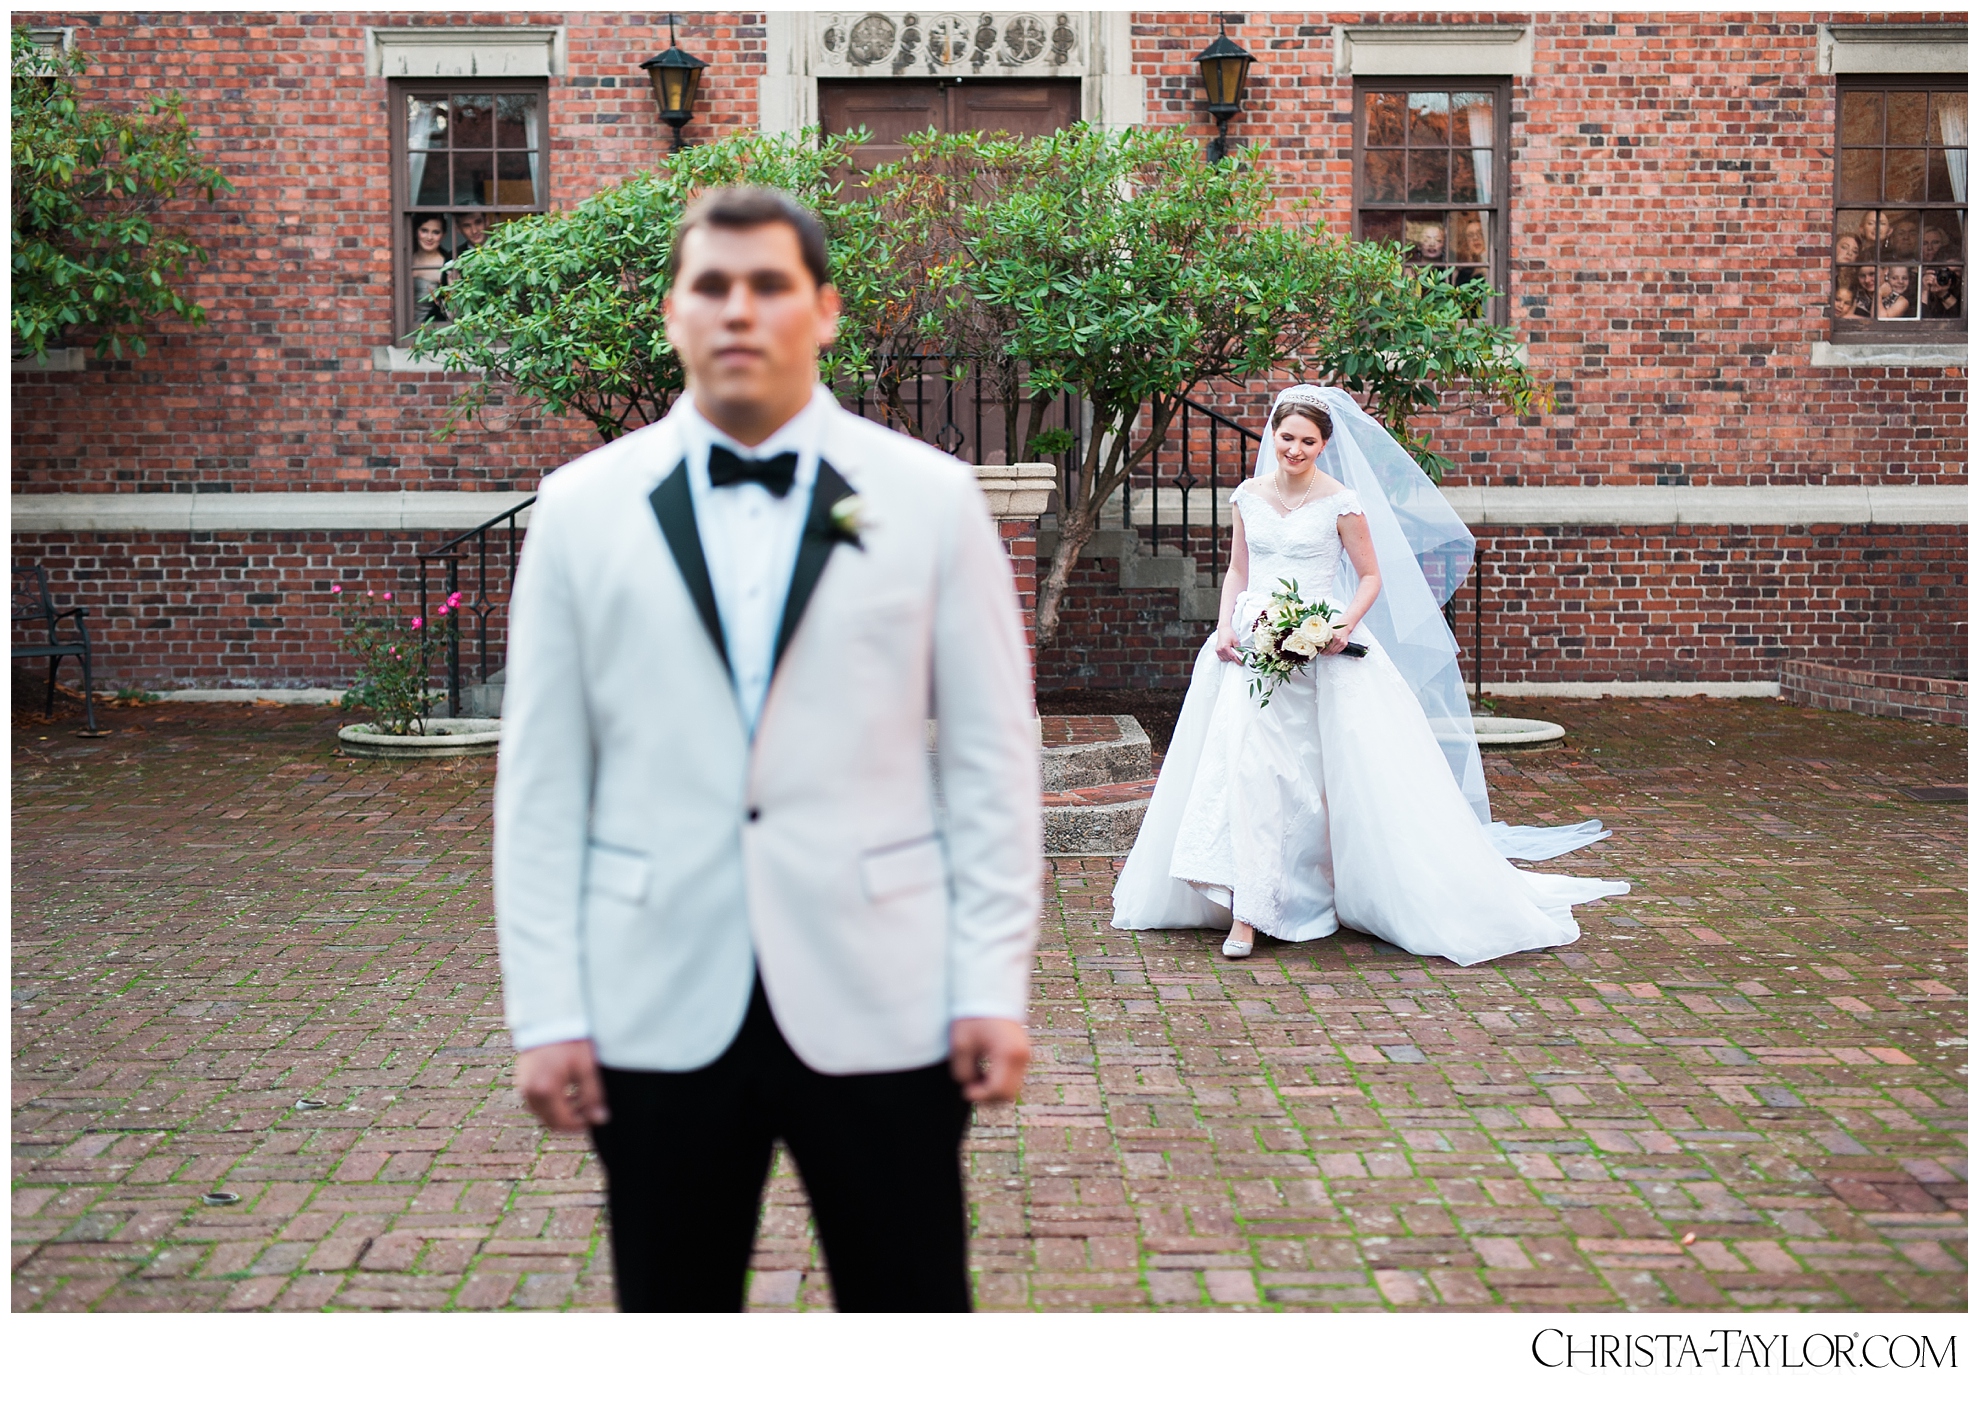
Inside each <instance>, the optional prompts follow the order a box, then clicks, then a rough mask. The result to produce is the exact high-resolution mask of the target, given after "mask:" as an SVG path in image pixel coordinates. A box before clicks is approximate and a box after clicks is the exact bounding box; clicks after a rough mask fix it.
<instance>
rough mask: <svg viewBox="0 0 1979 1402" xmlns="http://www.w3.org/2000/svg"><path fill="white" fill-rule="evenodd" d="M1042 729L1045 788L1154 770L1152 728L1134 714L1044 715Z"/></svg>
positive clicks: (1142, 775)
mask: <svg viewBox="0 0 1979 1402" xmlns="http://www.w3.org/2000/svg"><path fill="white" fill-rule="evenodd" d="M1038 729H1039V736H1038V738H1039V741H1040V742H1041V743H1040V749H1039V766H1040V771H1041V772H1040V778H1041V779H1042V781H1043V784H1044V789H1045V792H1046V793H1057V792H1061V791H1069V790H1073V789H1091V788H1098V787H1101V786H1102V785H1106V784H1125V783H1131V782H1133V781H1134V780H1137V779H1146V778H1150V777H1152V776H1153V774H1154V750H1153V747H1152V746H1151V745H1150V744H1149V743H1148V733H1147V732H1146V731H1145V730H1143V729H1141V723H1140V722H1139V721H1137V720H1135V719H1134V718H1133V717H1132V716H1042V717H1040V718H1039V723H1038Z"/></svg>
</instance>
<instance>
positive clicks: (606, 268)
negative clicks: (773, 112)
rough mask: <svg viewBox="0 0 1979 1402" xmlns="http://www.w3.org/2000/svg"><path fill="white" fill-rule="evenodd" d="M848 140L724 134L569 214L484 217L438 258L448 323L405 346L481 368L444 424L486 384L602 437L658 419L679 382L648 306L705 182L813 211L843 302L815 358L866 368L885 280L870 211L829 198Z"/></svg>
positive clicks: (890, 267)
mask: <svg viewBox="0 0 1979 1402" xmlns="http://www.w3.org/2000/svg"><path fill="white" fill-rule="evenodd" d="M856 145H857V140H856V139H853V138H845V137H832V138H829V139H827V140H825V141H823V142H822V143H821V142H820V141H819V139H818V133H817V132H816V131H815V130H812V131H808V132H802V133H798V134H795V135H772V136H759V135H754V134H746V135H739V136H732V137H726V138H724V139H722V140H720V141H714V142H710V143H708V144H707V145H705V146H690V147H688V148H687V149H685V150H683V151H678V152H675V153H674V154H673V155H672V156H671V157H669V159H668V161H667V164H666V165H665V166H663V167H661V168H660V169H657V170H652V171H647V172H644V173H642V174H639V175H636V176H634V177H632V178H631V179H630V180H627V181H624V182H623V183H621V184H618V185H615V186H612V187H610V188H609V189H606V190H601V191H600V192H599V193H597V194H595V195H593V196H592V197H591V198H589V199H587V200H585V201H583V202H582V203H581V204H579V205H577V206H576V207H575V208H573V209H570V210H567V211H559V212H552V213H549V214H541V215H536V216H534V217H532V218H527V219H514V220H509V221H507V222H505V223H502V224H500V225H498V226H497V227H496V228H495V229H494V231H493V232H492V233H491V234H490V235H489V236H488V240H487V242H485V243H484V244H482V245H481V247H479V248H477V249H474V250H472V251H470V252H467V253H464V254H462V255H461V257H460V258H459V259H457V260H456V261H455V262H454V263H453V265H452V276H451V278H450V279H449V281H448V282H447V284H446V285H445V286H444V287H443V288H442V290H441V298H442V305H443V306H444V308H445V311H446V314H447V317H448V320H446V321H434V322H427V323H425V324H424V325H422V326H420V327H419V328H418V330H417V331H415V332H414V334H413V337H412V340H411V343H410V344H411V348H412V350H413V351H414V352H415V353H417V354H419V355H424V356H429V357H432V358H434V359H436V360H439V361H440V362H442V363H443V364H444V365H446V367H447V368H448V369H450V370H465V371H471V372H473V373H475V374H477V375H478V376H480V380H479V382H478V383H477V384H476V385H475V386H473V387H472V388H470V389H469V390H467V391H466V392H465V393H464V394H463V395H462V396H461V398H460V399H458V400H457V401H456V402H455V405H454V417H453V420H452V422H453V423H455V424H457V423H459V422H460V420H461V419H462V418H464V417H466V416H467V415H469V414H472V413H473V412H474V411H475V410H476V409H478V408H479V407H480V405H481V404H482V403H483V402H485V399H486V396H487V395H488V394H489V392H490V391H491V390H492V389H493V388H494V387H495V386H497V385H500V386H503V387H506V388H509V389H513V390H515V391H517V392H519V393H521V394H523V395H526V396H528V397H530V398H533V399H536V400H538V401H540V402H541V403H542V404H543V405H544V406H545V407H546V408H547V409H548V410H549V411H550V412H551V413H553V414H565V413H571V412H576V413H579V414H582V415H583V416H584V417H585V418H587V419H589V420H590V421H591V424H592V426H593V427H594V428H596V429H597V430H598V433H599V436H600V437H603V438H605V439H607V440H610V439H613V438H616V437H618V436H619V435H620V434H622V433H625V432H627V431H629V430H631V429H635V428H638V427H640V426H641V425H643V424H648V423H652V422H653V421H655V420H656V419H659V418H662V417H663V416H664V415H665V414H666V412H667V410H668V409H669V408H671V407H672V405H673V401H674V399H675V397H676V396H677V395H679V393H680V391H681V389H682V388H683V387H684V386H685V383H686V380H685V376H684V374H683V371H682V369H681V365H680V359H679V357H678V356H677V355H675V354H674V350H673V347H672V346H671V345H670V344H669V343H668V341H667V337H666V325H665V320H664V317H663V314H662V311H661V306H660V304H661V301H662V299H663V298H664V297H665V296H666V293H667V288H668V286H669V276H668V272H667V256H668V253H669V252H670V251H671V249H672V247H673V237H674V230H675V229H676V228H677V227H678V226H679V223H680V217H681V214H682V212H683V211H684V210H685V209H686V207H687V205H688V203H689V202H690V201H691V200H692V199H693V198H694V196H695V195H697V194H699V193H700V192H701V191H703V190H706V189H710V188H713V187H715V186H718V185H735V184H743V183H749V184H757V185H770V186H774V187H776V188H777V189H780V190H785V191H787V192H789V193H790V194H792V195H794V196H795V197H796V198H797V199H799V200H801V201H802V202H803V203H804V204H806V205H807V206H809V207H810V208H811V209H812V210H814V211H816V212H817V214H818V215H819V217H820V219H821V220H822V221H823V223H824V225H825V229H826V234H827V237H828V241H829V245H830V256H831V265H832V270H833V279H834V281H836V282H837V283H838V286H839V292H840V293H841V295H843V296H844V298H845V302H846V318H845V333H844V335H842V337H841V348H840V349H839V350H837V351H836V352H835V353H834V356H833V357H832V358H831V360H830V363H829V365H828V367H827V368H828V370H829V371H831V372H833V373H851V374H855V375H856V374H859V373H862V372H865V371H867V370H868V369H869V368H870V360H869V358H868V347H869V345H870V344H871V342H872V339H873V336H872V331H871V328H872V326H873V325H874V323H875V322H876V321H877V320H878V319H880V318H881V317H883V316H884V314H885V310H886V308H887V306H888V304H889V301H890V300H891V299H892V298H893V297H894V296H895V295H896V292H895V287H896V284H897V283H898V281H899V280H900V279H899V274H898V272H897V270H896V268H895V266H894V264H893V262H892V260H891V259H890V258H889V256H888V253H889V249H888V244H887V240H886V238H885V236H884V231H883V229H881V228H880V227H878V225H877V221H876V220H875V218H874V211H873V209H872V207H871V206H870V205H868V204H867V203H865V202H863V201H858V200H853V201H846V202H842V201H840V200H839V198H838V194H839V181H840V178H841V176H842V175H843V173H844V172H845V170H846V168H847V166H848V165H849V158H850V154H851V151H852V150H853V148H854V147H855V146H856Z"/></svg>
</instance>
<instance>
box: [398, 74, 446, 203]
mask: <svg viewBox="0 0 1979 1402" xmlns="http://www.w3.org/2000/svg"><path fill="white" fill-rule="evenodd" d="M438 121H439V108H438V106H437V105H436V104H434V103H431V102H421V101H420V100H419V99H417V98H414V99H413V101H412V117H411V119H410V120H409V121H407V122H406V124H405V144H406V145H407V146H408V147H410V148H411V150H410V151H409V152H408V153H407V154H406V161H405V178H406V184H407V189H406V192H405V197H406V200H407V202H408V203H411V204H418V203H419V187H420V186H421V185H424V184H425V183H426V143H427V142H428V141H431V140H432V139H433V128H434V126H435V125H436V124H437V123H438Z"/></svg>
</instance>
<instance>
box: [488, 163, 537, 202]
mask: <svg viewBox="0 0 1979 1402" xmlns="http://www.w3.org/2000/svg"><path fill="white" fill-rule="evenodd" d="M495 164H496V179H498V180H499V181H500V182H501V185H500V187H499V188H498V189H497V190H495V191H494V198H493V199H489V200H484V201H483V203H485V204H535V203H536V157H535V156H534V155H533V154H531V153H529V152H524V151H503V152H502V153H501V154H500V155H498V156H496V157H495Z"/></svg>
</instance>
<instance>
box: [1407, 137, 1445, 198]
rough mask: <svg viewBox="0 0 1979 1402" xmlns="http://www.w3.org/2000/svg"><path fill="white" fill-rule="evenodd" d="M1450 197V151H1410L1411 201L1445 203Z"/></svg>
mask: <svg viewBox="0 0 1979 1402" xmlns="http://www.w3.org/2000/svg"><path fill="white" fill-rule="evenodd" d="M1449 198H1450V153H1449V152H1448V151H1415V150H1411V151H1410V152H1409V203H1410V204H1443V203H1444V202H1446V201H1447V200H1448V199H1449Z"/></svg>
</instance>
